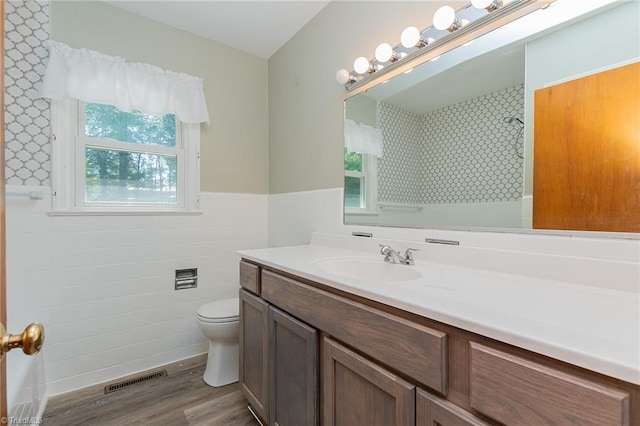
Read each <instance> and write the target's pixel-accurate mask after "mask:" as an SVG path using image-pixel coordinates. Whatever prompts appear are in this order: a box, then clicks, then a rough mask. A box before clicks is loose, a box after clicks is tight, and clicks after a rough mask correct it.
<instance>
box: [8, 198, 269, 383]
mask: <svg viewBox="0 0 640 426" xmlns="http://www.w3.org/2000/svg"><path fill="white" fill-rule="evenodd" d="M32 190H37V191H42V192H43V193H44V199H43V200H30V199H29V198H27V197H15V196H9V197H7V234H6V235H7V299H8V300H7V301H8V329H9V330H10V331H11V332H13V333H16V332H19V331H21V330H22V329H23V328H24V327H25V326H26V325H27V324H29V323H30V322H33V321H39V322H41V323H43V324H45V326H46V344H45V348H44V350H43V354H42V355H43V358H44V371H45V380H46V382H47V394H48V395H56V394H60V393H64V392H68V391H70V390H73V389H78V388H81V387H84V386H88V385H92V384H96V383H100V382H103V381H107V380H112V379H114V378H117V377H122V376H125V375H127V374H131V373H135V372H137V371H141V370H146V369H149V368H152V367H154V366H158V365H163V364H168V363H171V362H173V361H177V360H181V359H184V358H189V357H191V356H194V355H197V354H201V353H204V352H206V351H207V341H206V339H205V338H204V336H203V335H202V333H201V332H200V330H199V329H198V326H197V322H196V310H197V308H198V307H199V306H200V305H201V304H203V303H205V302H207V301H210V300H213V299H216V298H222V297H224V296H229V295H235V294H236V292H237V289H238V259H239V258H238V256H237V255H236V254H235V252H236V250H239V249H246V248H260V247H266V245H267V197H268V196H267V195H252V194H222V193H202V197H201V200H202V202H201V204H202V210H203V214H202V215H196V216H184V215H183V216H55V217H51V216H48V215H47V212H48V211H49V210H50V208H51V188H50V187H29V186H8V187H7V192H13V193H15V192H28V191H32ZM192 267H195V268H198V287H197V288H196V289H188V290H180V291H175V290H174V271H175V269H179V268H192Z"/></svg>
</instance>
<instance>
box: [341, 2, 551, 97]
mask: <svg viewBox="0 0 640 426" xmlns="http://www.w3.org/2000/svg"><path fill="white" fill-rule="evenodd" d="M474 3H476V6H480V5H484V3H486V2H474ZM501 4H502V2H497V1H495V2H491V3H490V4H489V5H488V6H487V7H486V8H485V10H487V11H488V12H489V13H486V14H484V15H482V16H481V17H479V18H477V19H475V20H474V21H472V22H465V23H464V24H463V25H461V26H460V22H463V21H464V20H458V19H457V18H456V17H455V16H454V22H453V23H452V24H451V25H450V26H449V27H448V28H447V30H448V31H449V32H448V33H447V34H446V35H444V36H443V37H441V38H440V39H438V40H434V39H433V38H425V37H422V34H424V33H425V32H427V31H428V30H430V29H432V28H434V27H433V26H430V27H427V28H425V29H424V30H423V31H421V32H420V37H419V40H420V41H419V42H416V45H415V47H413V48H412V49H413V51H412V52H410V53H406V54H405V55H401V54H399V53H398V54H397V55H396V56H395V57H394V60H393V61H391V62H390V63H388V64H385V65H383V64H381V63H379V61H377V60H376V59H372V60H368V59H367V58H365V57H360V58H358V60H359V62H360V63H362V64H364V62H365V61H367V63H368V65H369V66H368V67H364V66H358V67H357V68H358V69H356V73H351V72H349V71H347V70H345V69H341V70H339V71H338V72H337V73H336V81H337V82H338V83H339V84H343V85H344V87H345V89H346V90H347V91H349V92H351V91H353V90H356V89H361V90H365V89H367V88H369V87H370V86H372V85H373V84H375V81H376V80H377V79H378V78H381V77H382V76H384V77H385V79H389V78H391V77H394V76H396V75H398V74H401V73H403V72H408V71H410V70H411V69H412V68H413V67H414V66H415V65H416V63H415V61H414V60H415V59H418V58H421V59H423V61H422V62H426V61H428V60H430V59H434V58H436V57H438V56H440V55H442V54H443V53H446V52H448V51H450V50H453V49H455V48H456V47H459V46H462V45H463V44H465V43H469V42H471V41H472V40H474V39H475V38H478V37H480V36H482V35H484V34H486V33H488V32H491V31H493V30H495V29H497V28H500V27H501V26H503V25H506V24H508V23H509V22H512V21H515V20H516V19H518V18H520V17H522V16H525V15H527V14H529V13H531V12H533V11H535V10H538V9H543V8H545V7H547V6H548V5H549V4H550V1H549V0H512V1H510V2H509V3H507V4H505V5H503V6H500V5H501ZM469 7H470V5H468V6H467V7H465V8H463V9H461V10H460V11H463V10H466V9H468V8H469ZM443 8H450V6H443ZM441 9H442V8H441ZM439 10H440V9H438V11H439ZM438 11H436V14H438ZM460 11H458V12H460ZM441 13H442V12H441ZM456 13H457V12H456ZM401 50H406V47H403V45H402V44H399V45H397V46H396V47H395V48H394V49H393V50H392V51H393V52H400V51H401ZM402 53H404V52H402ZM362 59H364V61H363V60H362ZM358 71H362V72H358ZM357 74H363V75H361V76H358V75H357Z"/></svg>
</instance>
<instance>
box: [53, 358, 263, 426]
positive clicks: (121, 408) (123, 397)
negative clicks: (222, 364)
mask: <svg viewBox="0 0 640 426" xmlns="http://www.w3.org/2000/svg"><path fill="white" fill-rule="evenodd" d="M203 372H204V365H202V366H198V367H194V368H191V369H188V370H185V371H182V372H178V373H175V374H170V375H169V376H166V377H161V378H158V379H153V380H150V381H148V382H144V383H140V384H136V385H133V386H130V387H127V388H124V389H122V390H119V391H116V392H113V393H110V394H107V395H96V394H95V392H94V393H92V394H91V395H87V394H86V392H82V391H78V392H72V393H69V394H66V395H61V396H58V397H54V398H52V399H50V400H49V402H48V404H47V408H46V410H45V413H44V418H43V423H42V424H44V425H46V426H73V425H82V426H94V425H97V426H103V425H104V426H112V425H113V426H125V425H162V426H259V423H258V422H257V421H256V420H255V419H254V418H253V417H252V416H251V414H250V413H249V410H248V409H247V400H246V399H245V398H244V396H242V394H241V393H240V390H239V387H238V383H234V384H231V385H227V386H223V387H219V388H212V387H210V386H208V385H207V384H206V383H205V382H204V380H202V373H203Z"/></svg>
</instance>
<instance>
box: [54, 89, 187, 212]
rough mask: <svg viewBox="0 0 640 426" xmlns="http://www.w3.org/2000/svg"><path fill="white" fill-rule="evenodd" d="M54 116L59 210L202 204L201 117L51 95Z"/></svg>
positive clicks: (166, 209) (181, 207)
mask: <svg viewBox="0 0 640 426" xmlns="http://www.w3.org/2000/svg"><path fill="white" fill-rule="evenodd" d="M52 117H56V118H55V123H54V128H56V132H55V133H56V134H55V142H54V152H55V154H56V155H54V161H55V164H54V182H53V183H54V210H57V211H63V212H74V211H77V212H87V213H90V212H101V213H104V212H147V213H153V212H189V211H194V210H197V209H198V204H199V167H198V164H199V145H200V125H199V124H184V123H181V122H180V121H179V120H177V119H176V117H175V116H174V115H173V114H164V115H150V114H145V113H142V112H140V111H130V112H125V111H122V110H120V109H118V108H117V107H115V106H112V105H105V104H98V103H85V102H80V101H73V100H65V101H55V102H52ZM56 124H57V125H56ZM65 140H66V141H72V143H65V142H64V141H65ZM56 160H57V161H56Z"/></svg>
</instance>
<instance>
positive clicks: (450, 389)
mask: <svg viewBox="0 0 640 426" xmlns="http://www.w3.org/2000/svg"><path fill="white" fill-rule="evenodd" d="M245 263H246V262H245ZM247 264H248V265H249V266H248V267H247V266H246V265H245V267H244V270H245V273H244V275H243V277H244V278H243V279H244V282H243V284H242V287H243V289H242V290H241V291H240V300H241V309H240V330H241V346H240V348H241V358H240V360H241V366H240V387H241V389H242V391H243V393H244V394H245V396H247V399H248V400H249V402H250V404H251V405H252V406H253V407H254V409H255V411H257V412H258V413H259V415H260V416H261V417H262V418H263V420H269V424H271V425H279V426H290V425H305V426H306V425H317V424H322V425H328V426H339V425H345V426H360V425H367V426H369V425H381V426H393V425H397V426H406V425H418V426H496V425H506V426H530V425H536V426H537V425H545V426H547V425H549V426H551V425H555V426H565V425H567V426H574V425H577V424H579V425H581V426H583V425H594V426H595V425H598V426H600V425H602V426H604V425H606V426H629V425H634V426H635V425H640V386H637V385H633V384H631V383H627V382H623V381H620V380H617V379H613V378H611V377H606V376H603V375H602V374H598V373H595V372H592V371H587V370H584V369H581V368H578V367H575V366H572V365H570V364H567V363H564V362H561V361H557V360H553V359H550V358H548V357H545V356H542V355H538V354H535V353H532V352H529V351H526V350H523V349H520V348H516V347H514V346H511V345H507V344H504V343H501V342H498V341H495V340H493V339H489V338H487V337H483V336H479V335H477V334H474V333H471V332H468V331H465V330H461V329H459V328H455V327H452V326H449V325H446V324H443V323H438V322H435V321H433V320H430V319H428V318H424V317H421V316H418V315H414V314H410V313H407V312H404V311H401V310H399V309H396V308H393V307H388V306H384V305H381V304H379V303H375V302H371V301H368V300H366V299H363V298H361V297H357V296H354V295H349V294H346V293H344V292H340V291H337V290H335V291H334V290H333V289H331V288H328V287H327V286H324V285H322V284H318V283H314V282H311V281H308V280H305V279H302V278H300V279H298V278H297V277H295V276H292V275H290V274H286V273H281V272H279V271H276V270H271V269H270V268H267V267H261V266H259V265H255V264H250V263H247ZM254 267H257V268H258V269H257V270H256V269H255V268H254ZM247 277H249V278H248V279H247ZM252 280H253V281H256V280H257V281H258V282H252ZM246 289H257V290H258V291H259V294H257V295H253V294H251V293H249V292H247V291H246ZM258 296H259V297H258ZM267 336H268V338H267ZM265 351H266V352H265ZM254 361H255V364H252V365H249V364H251V363H253V362H254Z"/></svg>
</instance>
